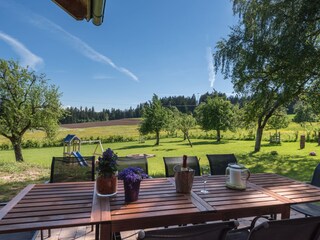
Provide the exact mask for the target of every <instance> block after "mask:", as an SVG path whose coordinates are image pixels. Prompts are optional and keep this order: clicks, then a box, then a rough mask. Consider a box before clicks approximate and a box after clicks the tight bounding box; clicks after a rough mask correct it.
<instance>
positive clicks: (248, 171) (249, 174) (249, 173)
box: [247, 169, 251, 180]
mask: <svg viewBox="0 0 320 240" xmlns="http://www.w3.org/2000/svg"><path fill="white" fill-rule="evenodd" d="M247 173H248V176H247V180H249V178H250V176H251V172H250V170H249V169H247Z"/></svg>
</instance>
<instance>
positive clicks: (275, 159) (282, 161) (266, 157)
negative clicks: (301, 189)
mask: <svg viewBox="0 0 320 240" xmlns="http://www.w3.org/2000/svg"><path fill="white" fill-rule="evenodd" d="M237 157H238V160H239V162H240V163H242V164H244V165H245V166H246V167H248V168H249V169H250V171H251V172H252V173H263V172H269V173H276V174H279V175H283V176H287V177H289V178H293V179H296V180H300V181H310V179H311V177H312V174H313V171H314V169H315V167H316V166H317V164H318V162H319V160H318V159H315V158H314V159H312V158H310V157H302V156H296V155H293V156H292V155H290V156H289V155H282V156H279V155H271V154H249V155H239V156H237Z"/></svg>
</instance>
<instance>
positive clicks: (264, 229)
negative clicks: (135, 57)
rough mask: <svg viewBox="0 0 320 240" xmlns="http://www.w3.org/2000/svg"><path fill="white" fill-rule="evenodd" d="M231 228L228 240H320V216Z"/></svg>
mask: <svg viewBox="0 0 320 240" xmlns="http://www.w3.org/2000/svg"><path fill="white" fill-rule="evenodd" d="M258 218H259V217H257V218H255V219H254V221H253V222H252V224H251V226H250V227H247V228H242V229H236V230H231V231H229V232H228V234H227V237H226V240H270V239H272V240H284V239H290V240H319V239H320V217H310V218H295V219H284V220H271V221H264V222H262V223H260V224H258V225H257V226H255V222H256V220H257V219H258Z"/></svg>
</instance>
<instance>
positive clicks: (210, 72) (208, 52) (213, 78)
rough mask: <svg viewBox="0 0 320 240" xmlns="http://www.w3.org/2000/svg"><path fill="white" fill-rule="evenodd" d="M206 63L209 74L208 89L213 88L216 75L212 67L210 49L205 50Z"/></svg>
mask: <svg viewBox="0 0 320 240" xmlns="http://www.w3.org/2000/svg"><path fill="white" fill-rule="evenodd" d="M207 62H208V74H209V82H210V87H212V88H213V84H214V81H215V80H216V75H215V73H214V65H213V58H212V49H211V47H208V48H207Z"/></svg>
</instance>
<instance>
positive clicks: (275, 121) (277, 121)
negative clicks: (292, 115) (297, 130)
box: [266, 107, 290, 132]
mask: <svg viewBox="0 0 320 240" xmlns="http://www.w3.org/2000/svg"><path fill="white" fill-rule="evenodd" d="M289 123H290V119H289V118H288V115H287V112H286V109H285V108H283V107H282V108H279V109H277V111H276V112H275V113H274V114H273V115H272V116H271V117H270V118H269V120H268V124H267V126H266V129H274V130H276V132H277V130H279V129H280V128H286V127H288V126H289Z"/></svg>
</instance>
